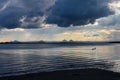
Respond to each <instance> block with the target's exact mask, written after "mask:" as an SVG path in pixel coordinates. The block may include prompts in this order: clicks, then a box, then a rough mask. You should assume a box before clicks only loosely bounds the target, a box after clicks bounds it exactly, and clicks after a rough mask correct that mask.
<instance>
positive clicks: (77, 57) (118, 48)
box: [0, 44, 120, 76]
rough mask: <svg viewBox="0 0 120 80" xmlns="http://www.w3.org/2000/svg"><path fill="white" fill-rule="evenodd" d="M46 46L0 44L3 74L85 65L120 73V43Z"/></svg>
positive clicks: (79, 67)
mask: <svg viewBox="0 0 120 80" xmlns="http://www.w3.org/2000/svg"><path fill="white" fill-rule="evenodd" d="M46 46H47V45H41V44H0V76H9V75H20V74H27V73H36V72H49V71H56V70H69V69H83V68H100V69H105V70H110V71H114V72H120V44H112V45H94V46H61V47H60V46H59V47H58V46H55V45H54V46H51V47H50V46H49V47H48V46H47V47H46ZM95 47H96V50H91V49H92V48H95Z"/></svg>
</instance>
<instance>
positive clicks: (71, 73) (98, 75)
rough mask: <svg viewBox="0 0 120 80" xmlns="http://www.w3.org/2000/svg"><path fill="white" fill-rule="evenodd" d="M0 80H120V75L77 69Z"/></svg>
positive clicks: (96, 70)
mask: <svg viewBox="0 0 120 80" xmlns="http://www.w3.org/2000/svg"><path fill="white" fill-rule="evenodd" d="M0 80H120V73H115V72H112V71H107V70H101V69H77V70H61V71H53V72H41V73H32V74H25V75H19V76H10V77H0Z"/></svg>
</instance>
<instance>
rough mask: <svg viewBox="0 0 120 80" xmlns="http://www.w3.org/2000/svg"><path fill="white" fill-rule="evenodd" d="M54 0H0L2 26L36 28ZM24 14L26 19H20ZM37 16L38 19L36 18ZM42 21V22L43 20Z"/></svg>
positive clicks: (0, 24)
mask: <svg viewBox="0 0 120 80" xmlns="http://www.w3.org/2000/svg"><path fill="white" fill-rule="evenodd" d="M53 4H54V0H29V1H28V0H0V26H1V27H3V28H9V29H11V28H16V27H25V28H34V27H35V28H36V27H40V26H39V24H38V23H39V22H41V21H42V20H43V19H42V18H39V17H43V16H44V15H46V14H47V9H48V8H49V7H51V6H52V5H53ZM23 16H25V17H26V18H25V20H23V21H20V20H21V19H22V18H23ZM35 17H36V19H34V18H35ZM41 23H42V22H41Z"/></svg>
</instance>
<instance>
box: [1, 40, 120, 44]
mask: <svg viewBox="0 0 120 80" xmlns="http://www.w3.org/2000/svg"><path fill="white" fill-rule="evenodd" d="M110 43H120V41H72V40H70V41H65V40H63V41H49V42H48V41H28V42H20V41H11V42H1V43H0V44H70V45H73V44H75V45H78V44H110Z"/></svg>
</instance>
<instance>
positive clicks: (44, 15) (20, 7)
mask: <svg viewBox="0 0 120 80" xmlns="http://www.w3.org/2000/svg"><path fill="white" fill-rule="evenodd" d="M0 2H1V3H0V28H8V29H12V28H19V27H22V28H38V27H41V26H42V24H56V25H58V26H59V27H69V26H71V25H74V26H76V25H86V24H89V23H94V22H95V21H96V19H99V18H101V17H106V16H109V15H112V14H114V12H113V11H112V10H111V9H110V8H109V6H108V4H109V3H111V0H29V1H27V0H0Z"/></svg>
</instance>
